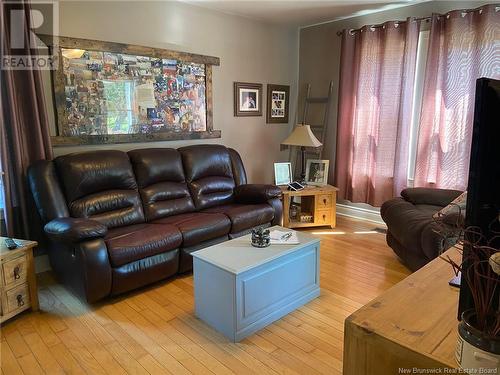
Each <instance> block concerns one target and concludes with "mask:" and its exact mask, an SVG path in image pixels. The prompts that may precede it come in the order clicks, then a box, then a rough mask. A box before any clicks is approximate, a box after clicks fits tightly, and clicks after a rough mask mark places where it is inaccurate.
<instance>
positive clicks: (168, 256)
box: [111, 249, 179, 295]
mask: <svg viewBox="0 0 500 375" xmlns="http://www.w3.org/2000/svg"><path fill="white" fill-rule="evenodd" d="M178 270H179V250H178V249H175V250H171V251H167V252H165V253H161V254H157V255H153V256H151V257H147V258H143V259H140V260H137V261H135V262H131V263H127V264H124V265H123V266H121V267H115V268H113V269H112V274H113V285H112V288H111V294H113V295H116V294H120V293H124V292H127V291H129V290H132V289H137V288H139V287H141V286H144V285H147V284H151V283H154V282H156V281H158V280H162V279H166V278H167V277H170V276H172V275H175V274H176V273H177V271H178Z"/></svg>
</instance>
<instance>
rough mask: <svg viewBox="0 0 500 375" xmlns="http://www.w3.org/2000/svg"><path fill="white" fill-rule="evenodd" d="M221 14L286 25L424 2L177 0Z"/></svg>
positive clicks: (341, 17)
mask: <svg viewBox="0 0 500 375" xmlns="http://www.w3.org/2000/svg"><path fill="white" fill-rule="evenodd" d="M181 1H184V2H186V3H189V4H193V5H197V6H201V7H205V8H209V9H214V10H218V11H220V12H224V13H230V14H236V15H239V16H243V17H247V18H251V19H256V20H260V21H265V22H269V23H274V24H279V25H289V26H308V25H313V24H317V23H321V22H327V21H336V20H339V19H344V18H349V17H355V16H360V15H364V14H369V13H375V12H380V11H382V10H387V9H394V8H399V7H403V6H408V5H413V4H415V3H418V2H422V1H428V0H399V1H394V0H358V1H344V0H323V1H317V0H254V1H248V0H181Z"/></svg>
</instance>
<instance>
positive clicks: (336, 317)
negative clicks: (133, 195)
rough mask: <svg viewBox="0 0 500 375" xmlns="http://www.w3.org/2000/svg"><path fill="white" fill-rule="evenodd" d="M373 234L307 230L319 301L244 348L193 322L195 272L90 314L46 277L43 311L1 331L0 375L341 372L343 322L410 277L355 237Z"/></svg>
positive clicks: (381, 242)
mask: <svg viewBox="0 0 500 375" xmlns="http://www.w3.org/2000/svg"><path fill="white" fill-rule="evenodd" d="M374 228H375V225H374V224H371V223H367V222H362V221H357V220H353V219H347V218H343V217H339V218H338V227H337V228H336V229H333V230H330V229H323V228H318V229H316V228H314V229H308V230H307V232H311V233H313V234H314V233H315V232H323V233H326V234H317V235H318V236H319V237H321V240H322V242H321V269H320V282H321V295H320V297H318V298H316V299H315V300H313V301H311V302H310V303H308V304H307V305H305V306H302V307H300V308H299V309H297V310H295V311H293V312H292V313H290V314H288V315H287V316H285V317H284V318H282V319H280V320H278V321H277V322H275V323H273V324H271V325H269V326H268V327H266V328H265V329H262V330H261V331H259V332H257V333H256V334H254V335H251V336H250V337H248V338H246V339H244V340H242V341H241V342H240V343H231V342H229V341H228V340H227V339H226V338H225V337H223V336H222V335H221V334H220V333H218V332H216V331H215V330H213V329H212V328H210V327H209V326H207V325H206V324H205V323H203V322H202V321H200V320H199V319H197V318H196V317H195V316H194V297H193V277H192V275H191V274H186V275H181V276H178V277H174V278H171V279H169V280H166V281H163V282H160V283H157V284H154V285H152V286H150V287H146V288H143V289H141V290H138V291H134V292H131V293H127V294H125V295H122V296H119V297H115V298H109V299H107V300H105V301H102V302H100V303H98V304H95V305H92V306H89V305H88V304H86V303H84V302H82V301H81V300H79V299H78V298H76V297H75V296H74V295H73V294H71V293H70V292H68V290H67V289H65V288H64V287H63V286H62V285H60V284H58V283H57V282H56V281H55V279H54V276H53V275H52V274H51V273H50V272H48V273H43V274H40V275H38V279H39V297H40V308H41V311H40V312H36V313H32V312H25V313H22V314H20V315H19V316H17V317H15V318H13V319H11V320H10V321H8V322H6V323H4V324H3V325H2V326H1V327H0V336H1V350H2V353H1V366H0V370H1V374H5V375H7V374H9V375H11V374H15V375H17V374H43V373H46V374H58V373H61V374H62V373H64V374H78V375H80V374H103V375H114V374H155V375H156V374H175V375H177V374H186V375H189V374H203V375H205V374H208V375H214V374H217V375H219V374H221V375H231V374H238V375H239V374H244V375H246V374H273V375H276V374H282V375H298V374H300V375H302V374H307V375H309V374H311V375H315V374H328V375H330V374H341V372H342V351H343V331H344V320H345V318H346V317H347V316H349V315H350V314H352V313H353V312H354V311H355V310H357V309H358V308H360V307H361V306H362V305H364V304H366V303H367V302H369V301H370V300H371V299H373V298H374V297H376V296H377V295H379V294H381V293H382V292H383V291H385V290H386V289H388V288H390V287H391V286H392V285H394V284H396V283H398V282H399V281H401V280H402V279H403V278H405V277H406V276H407V275H409V273H410V272H409V271H408V270H407V269H406V268H405V267H404V266H402V265H401V264H400V263H399V261H398V260H397V258H396V256H395V255H394V254H393V252H392V250H391V249H390V248H389V247H388V246H387V245H386V242H385V235H383V234H381V233H355V232H359V231H371V230H373V229H374ZM332 232H343V233H342V234H333V235H332V234H328V233H332Z"/></svg>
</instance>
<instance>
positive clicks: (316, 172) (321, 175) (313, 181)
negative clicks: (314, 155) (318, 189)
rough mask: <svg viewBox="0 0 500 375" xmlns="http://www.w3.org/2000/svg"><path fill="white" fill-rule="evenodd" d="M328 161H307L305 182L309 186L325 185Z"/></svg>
mask: <svg viewBox="0 0 500 375" xmlns="http://www.w3.org/2000/svg"><path fill="white" fill-rule="evenodd" d="M329 164H330V161H329V160H314V159H309V160H307V164H306V182H307V183H308V184H309V185H318V186H320V185H326V184H327V183H328V166H329Z"/></svg>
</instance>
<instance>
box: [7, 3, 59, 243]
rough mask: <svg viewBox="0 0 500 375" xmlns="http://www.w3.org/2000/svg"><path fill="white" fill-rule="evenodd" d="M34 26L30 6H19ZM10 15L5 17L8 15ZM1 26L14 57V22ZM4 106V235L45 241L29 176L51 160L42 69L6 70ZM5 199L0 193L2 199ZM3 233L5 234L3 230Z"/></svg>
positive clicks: (26, 30)
mask: <svg viewBox="0 0 500 375" xmlns="http://www.w3.org/2000/svg"><path fill="white" fill-rule="evenodd" d="M19 4H20V5H19V6H20V7H22V9H23V10H24V12H25V17H26V23H25V25H29V23H30V17H29V4H27V3H26V2H19ZM4 16H5V14H4ZM3 21H4V22H2V25H1V35H0V37H1V38H2V40H1V43H0V44H1V45H2V49H3V53H5V54H7V55H8V54H9V53H10V51H11V49H10V30H11V28H10V27H9V26H10V22H9V21H10V19H9V18H8V17H5V18H4V20H3ZM24 31H25V33H24V38H25V45H26V46H27V47H26V49H25V51H24V53H25V54H29V51H30V50H29V46H30V44H29V43H28V38H29V36H28V35H29V33H28V26H26V29H25V30H24ZM0 78H1V90H2V91H1V98H2V100H1V103H0V177H2V183H1V184H0V188H2V185H3V193H4V197H3V202H2V203H3V210H0V219H2V221H4V223H5V228H4V229H5V232H6V233H2V235H7V236H9V237H18V238H25V239H40V237H39V235H40V234H39V232H40V223H39V222H38V214H37V213H36V209H35V206H34V204H33V201H32V199H31V194H30V191H29V187H28V181H27V178H26V172H27V169H28V166H29V165H30V164H32V163H33V162H34V161H36V160H40V159H50V158H52V148H51V144H50V135H49V123H48V118H47V110H46V106H45V101H44V95H43V87H42V78H41V74H40V71H38V70H8V69H6V70H2V71H1V72H0ZM1 196H2V194H0V198H1ZM2 232H3V230H2Z"/></svg>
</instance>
